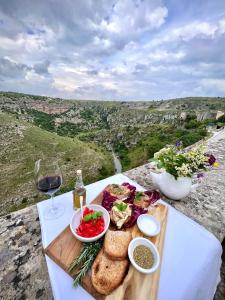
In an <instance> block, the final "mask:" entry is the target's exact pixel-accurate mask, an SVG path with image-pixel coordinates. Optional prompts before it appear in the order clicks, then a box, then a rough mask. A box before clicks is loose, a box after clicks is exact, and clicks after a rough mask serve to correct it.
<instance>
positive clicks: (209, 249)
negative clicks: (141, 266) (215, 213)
mask: <svg viewBox="0 0 225 300" xmlns="http://www.w3.org/2000/svg"><path fill="white" fill-rule="evenodd" d="M123 182H129V183H131V184H133V185H135V186H136V187H137V188H138V189H139V190H144V189H143V188H142V187H141V186H140V185H138V184H137V183H135V182H134V181H132V180H130V179H129V178H128V177H126V176H124V175H122V174H117V175H114V176H112V177H109V178H107V179H104V180H101V181H98V182H96V183H93V184H90V185H88V186H87V187H86V188H87V203H89V202H90V201H91V200H93V198H95V197H96V196H97V195H98V194H99V192H100V191H101V190H102V189H103V188H104V187H105V186H106V185H107V184H109V183H118V184H120V183H123ZM55 201H56V202H58V201H59V202H60V203H63V205H64V206H65V213H64V215H63V216H61V217H60V218H58V219H56V220H45V219H44V217H43V213H44V210H45V208H46V206H47V205H49V204H50V201H49V200H46V201H43V202H40V203H38V204H37V207H38V212H39V217H40V224H41V232H42V242H43V246H44V247H46V246H47V245H48V244H49V243H50V242H51V241H52V240H53V239H54V238H55V237H56V236H57V235H58V234H59V233H60V232H61V231H62V230H63V229H64V228H65V227H66V226H67V225H68V224H69V222H70V219H71V217H72V215H73V209H72V193H71V192H69V193H66V194H63V195H60V196H58V197H56V198H55ZM221 255H222V247H221V244H220V242H219V241H218V240H217V239H216V238H215V237H214V235H213V234H211V233H210V232H208V231H207V230H206V229H204V228H203V227H202V226H200V225H198V224H197V223H195V222H194V221H192V220H191V219H189V218H187V217H186V216H184V215H183V214H181V213H179V212H178V211H176V210H175V209H174V208H172V207H169V212H168V223H167V229H166V237H165V243H164V254H163V258H162V267H161V275H160V283H159V291H158V300H208V299H213V295H214V293H215V291H216V287H217V284H218V282H219V280H220V266H221ZM46 261H47V266H48V271H49V277H50V281H51V285H52V291H53V295H54V299H56V300H70V299H71V300H72V299H73V300H74V299H79V300H80V299H86V300H88V299H93V297H92V296H91V295H89V294H88V293H87V292H86V291H85V290H84V289H83V288H82V287H80V286H79V287H77V288H74V287H73V286H72V282H73V280H72V278H70V277H69V276H68V275H67V274H66V273H65V272H64V271H63V270H62V269H61V268H60V267H59V266H58V265H56V264H55V263H54V262H53V261H52V260H51V259H50V258H48V257H47V256H46ZM140 300H145V299H140ZM148 300H149V299H148Z"/></svg>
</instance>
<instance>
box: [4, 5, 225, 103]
mask: <svg viewBox="0 0 225 300" xmlns="http://www.w3.org/2000/svg"><path fill="white" fill-rule="evenodd" d="M0 90H3V91H17V92H22V93H29V94H36V95H47V96H52V97H61V98H73V99H97V100H134V101H135V100H157V99H169V98H177V97H186V96H225V0H193V1H191V0H164V1H163V0H117V1H116V0H63V1H62V0H38V1H36V0H0Z"/></svg>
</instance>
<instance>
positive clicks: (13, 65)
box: [0, 57, 30, 79]
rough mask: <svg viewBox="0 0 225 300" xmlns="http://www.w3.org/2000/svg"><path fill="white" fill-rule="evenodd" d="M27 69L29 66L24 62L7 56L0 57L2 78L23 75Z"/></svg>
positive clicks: (0, 74)
mask: <svg viewBox="0 0 225 300" xmlns="http://www.w3.org/2000/svg"><path fill="white" fill-rule="evenodd" d="M28 70H30V67H28V66H27V65H25V64H20V63H17V62H15V61H13V60H11V59H9V58H7V57H3V58H0V76H1V77H2V78H3V79H4V78H19V77H25V75H26V71H28Z"/></svg>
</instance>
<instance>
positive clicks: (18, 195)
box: [0, 113, 114, 213]
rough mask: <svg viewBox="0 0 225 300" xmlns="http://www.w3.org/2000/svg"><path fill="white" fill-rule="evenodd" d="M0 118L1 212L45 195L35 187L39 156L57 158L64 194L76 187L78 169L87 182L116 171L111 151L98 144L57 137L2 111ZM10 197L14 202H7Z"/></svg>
mask: <svg viewBox="0 0 225 300" xmlns="http://www.w3.org/2000/svg"><path fill="white" fill-rule="evenodd" d="M0 121H1V130H0V136H1V149H0V167H1V172H2V174H4V176H1V179H0V198H1V199H2V201H4V202H5V203H1V202H0V205H1V206H2V209H1V212H2V213H6V212H8V211H11V210H12V209H16V208H22V207H25V206H27V205H29V204H30V203H34V202H37V201H40V200H41V199H43V198H44V197H43V196H42V195H38V194H37V191H36V189H35V186H34V173H33V170H34V163H35V161H36V160H37V159H39V158H44V159H48V160H51V159H54V160H57V161H58V163H59V165H60V166H61V169H62V173H63V186H62V189H61V190H60V192H61V193H62V192H65V191H68V190H71V189H72V188H73V186H74V180H75V173H76V170H77V169H82V170H83V174H84V181H85V184H88V183H91V182H93V181H96V180H100V179H102V178H104V177H107V176H110V175H112V174H113V170H114V168H113V163H112V158H111V155H110V153H108V152H107V151H106V150H105V149H102V148H101V147H99V146H97V145H94V146H93V145H91V144H88V143H84V142H81V141H79V140H77V139H75V138H73V139H71V138H68V137H61V136H58V135H57V134H56V133H50V132H48V131H44V130H42V129H41V128H39V127H36V126H33V125H31V124H28V123H27V122H22V121H19V120H17V119H16V118H15V117H14V116H12V115H11V116H10V115H8V114H5V113H1V114H0ZM18 133H19V134H18ZM3 145H4V147H2V146H3ZM7 199H14V203H13V204H12V205H7ZM27 199H28V200H27Z"/></svg>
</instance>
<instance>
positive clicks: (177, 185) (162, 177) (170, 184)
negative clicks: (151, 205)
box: [151, 172, 196, 200]
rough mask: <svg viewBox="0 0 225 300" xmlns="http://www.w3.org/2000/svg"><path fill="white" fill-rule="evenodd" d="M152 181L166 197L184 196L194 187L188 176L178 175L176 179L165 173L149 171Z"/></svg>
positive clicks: (175, 198) (177, 198)
mask: <svg viewBox="0 0 225 300" xmlns="http://www.w3.org/2000/svg"><path fill="white" fill-rule="evenodd" d="M151 176H152V181H153V183H154V185H155V186H156V187H158V188H159V190H160V191H161V192H162V193H163V194H164V195H165V196H166V197H168V198H170V199H173V200H180V199H182V198H185V197H186V196H187V195H188V194H189V193H190V192H191V191H192V189H194V188H195V187H196V185H192V181H191V178H190V177H178V178H177V179H176V178H175V177H174V176H173V175H171V174H169V173H167V172H163V173H160V174H157V173H153V172H151Z"/></svg>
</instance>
